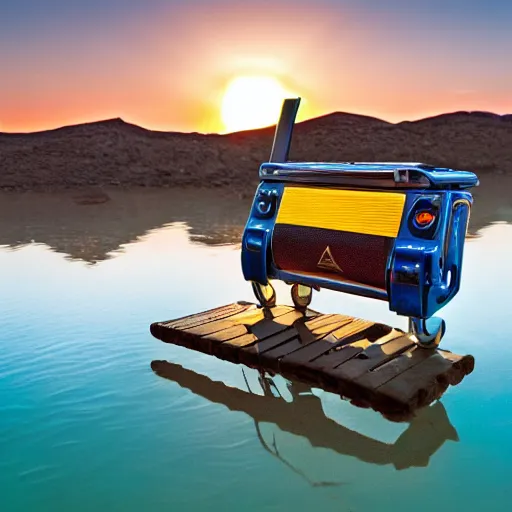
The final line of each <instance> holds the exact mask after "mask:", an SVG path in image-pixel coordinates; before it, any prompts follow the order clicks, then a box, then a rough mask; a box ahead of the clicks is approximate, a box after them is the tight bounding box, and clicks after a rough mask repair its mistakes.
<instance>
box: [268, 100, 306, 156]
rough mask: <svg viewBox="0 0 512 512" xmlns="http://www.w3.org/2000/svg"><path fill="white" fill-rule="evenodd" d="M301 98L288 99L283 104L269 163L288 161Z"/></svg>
mask: <svg viewBox="0 0 512 512" xmlns="http://www.w3.org/2000/svg"><path fill="white" fill-rule="evenodd" d="M299 105H300V98H288V99H285V100H284V102H283V107H282V109H281V115H280V116H279V122H278V123H277V126H276V132H275V135H274V142H273V144H272V151H271V153H270V160H269V162H280V163H284V162H287V161H288V154H289V153H290V146H291V142H292V134H293V126H294V124H295V117H296V116H297V111H298V110H299Z"/></svg>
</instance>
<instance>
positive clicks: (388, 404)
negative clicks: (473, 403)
mask: <svg viewBox="0 0 512 512" xmlns="http://www.w3.org/2000/svg"><path fill="white" fill-rule="evenodd" d="M150 330H151V334H152V335H153V336H154V337H155V338H157V339H159V340H161V341H163V342H165V343H172V344H174V345H179V346H183V347H187V348H190V349H193V350H197V351H199V352H203V353H205V354H211V355H214V356H216V357H218V358H219V359H223V360H226V361H230V362H232V363H238V364H244V365H246V366H249V367H251V368H256V369H258V370H262V371H266V372H270V373H278V374H281V375H282V376H283V377H285V378H288V379H292V380H299V381H303V382H306V383H308V384H311V385H314V386H317V387H319V388H321V389H324V390H326V391H330V392H334V393H337V394H339V395H341V396H343V397H346V398H348V399H350V400H351V401H352V402H353V403H354V404H355V405H358V406H361V407H371V408H373V409H375V410H377V411H380V412H382V413H384V414H385V415H387V416H390V415H391V416H392V415H398V416H404V417H406V416H407V415H408V414H410V413H413V412H414V411H415V410H416V409H418V408H421V407H424V406H427V405H429V404H431V403H432V402H433V401H434V400H436V399H438V398H439V397H441V395H442V394H443V393H444V392H445V391H446V389H447V388H448V386H449V385H456V384H458V383H460V382H461V380H462V379H463V378H464V376H465V375H468V374H469V373H471V372H472V371H473V368H474V358H473V356H470V355H466V356H460V355H456V354H453V353H451V352H449V351H447V350H443V349H439V348H438V349H425V348H421V347H419V346H418V345H417V344H416V343H415V340H414V338H413V337H411V335H409V334H407V333H404V332H403V331H401V330H400V329H396V328H393V327H390V326H388V325H384V324H380V323H375V322H370V321H368V320H363V319H360V318H354V317H351V316H346V315H339V314H329V315H326V314H321V313H318V312H316V311H313V310H309V309H308V310H307V311H306V312H305V313H302V312H300V311H298V310H296V309H295V308H293V307H291V306H275V307H273V308H261V307H259V306H257V305H256V304H251V303H247V302H237V303H234V304H229V305H227V306H223V307H219V308H215V309H212V310H209V311H205V312H203V313H198V314H194V315H190V316H186V317H183V318H179V319H176V320H171V321H167V322H157V323H153V324H152V325H151V328H150Z"/></svg>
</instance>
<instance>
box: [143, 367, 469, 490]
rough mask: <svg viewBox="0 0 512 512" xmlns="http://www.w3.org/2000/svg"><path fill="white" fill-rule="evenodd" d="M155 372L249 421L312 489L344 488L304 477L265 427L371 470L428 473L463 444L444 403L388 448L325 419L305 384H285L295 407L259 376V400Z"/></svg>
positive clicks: (174, 372) (184, 374) (196, 378)
mask: <svg viewBox="0 0 512 512" xmlns="http://www.w3.org/2000/svg"><path fill="white" fill-rule="evenodd" d="M151 368H152V369H153V371H154V372H155V373H156V374H157V375H159V376H161V377H164V378H166V379H168V380H171V381H173V382H175V383H177V384H178V385H179V386H180V387H182V388H186V389H188V390H190V391H191V392H192V393H194V394H195V395H198V396H200V397H202V398H204V399H206V400H208V401H209V402H213V403H218V404H223V405H224V406H226V407H227V408H228V409H229V410H230V411H241V412H244V413H246V414H248V415H249V416H251V418H252V419H253V420H254V425H255V434H256V435H257V436H258V439H259V440H260V442H261V444H262V446H263V447H264V449H265V450H266V451H268V452H269V453H270V454H271V455H272V456H273V457H276V458H278V459H279V460H280V461H281V462H282V463H283V464H284V465H285V466H287V467H288V468H289V469H291V470H292V471H293V472H295V473H297V474H299V475H300V476H301V477H302V478H304V479H305V480H306V481H307V482H308V483H310V484H311V485H314V486H331V485H339V484H340V483H341V482H325V481H324V482H315V481H313V480H311V479H310V478H309V477H308V476H307V474H306V473H305V472H304V471H301V470H299V469H298V468H296V467H295V466H293V465H291V464H290V463H289V462H288V461H287V460H286V458H285V457H284V456H283V454H282V453H281V452H280V451H279V447H278V446H277V445H276V443H275V438H273V439H272V440H271V441H266V440H265V439H264V437H263V436H262V434H261V429H260V424H261V423H271V424H274V425H275V426H277V427H278V428H279V429H281V430H282V431H284V432H288V433H291V434H294V435H296V436H300V437H303V438H306V439H307V440H308V441H309V443H310V444H311V446H312V447H314V448H328V449H331V450H333V451H334V452H336V453H338V454H339V455H345V456H347V455H348V456H350V457H355V458H357V459H359V460H361V461H363V462H367V463H370V464H376V465H392V466H394V467H395V469H398V470H402V469H407V468H411V467H426V466H428V464H429V462H430V460H431V458H432V456H433V455H434V454H435V453H436V452H437V451H438V450H439V448H440V447H441V446H442V445H443V444H444V443H445V442H446V441H458V440H459V438H458V435H457V432H456V430H455V428H454V427H453V425H452V424H451V423H450V420H449V418H448V415H447V413H446V410H445V408H444V406H443V404H442V403H441V402H436V403H435V404H433V405H431V406H430V407H427V408H425V409H423V410H420V411H418V412H417V414H416V416H415V417H414V419H412V420H411V421H410V422H409V425H408V427H407V429H406V430H405V431H404V432H403V433H402V434H401V435H400V436H399V437H398V439H397V440H396V441H395V442H394V443H393V444H388V443H385V442H382V441H378V440H375V439H372V438H371V437H367V436H365V435H363V434H360V433H358V432H356V431H354V430H351V429H349V428H347V427H344V426H343V425H341V424H339V423H337V422H336V421H334V420H333V419H331V418H329V417H327V416H326V414H325V412H324V410H323V407H322V401H321V399H320V398H319V397H318V396H316V395H315V394H313V393H311V388H310V387H309V386H308V385H306V384H303V383H299V382H295V381H288V382H287V387H288V391H289V393H290V394H291V396H292V401H291V402H288V401H286V400H285V399H284V398H283V397H282V396H281V395H280V393H279V390H278V388H277V386H275V384H274V383H273V381H272V380H271V379H270V378H268V377H264V378H263V377H261V376H260V379H259V382H260V385H261V388H262V391H263V394H262V395H261V394H256V393H253V392H252V390H251V389H250V387H249V385H248V383H247V380H246V383H247V388H248V392H245V391H242V390H241V389H238V388H233V387H230V386H227V385H225V384H224V383H222V382H218V381H213V380H211V379H210V378H208V377H207V376H205V375H201V374H198V373H196V372H194V371H192V370H189V369H186V368H183V367H182V366H180V365H178V364H175V363H170V362H167V361H153V362H152V363H151ZM273 389H274V391H275V392H276V393H277V396H276V395H275V394H274V392H273Z"/></svg>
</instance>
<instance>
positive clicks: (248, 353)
mask: <svg viewBox="0 0 512 512" xmlns="http://www.w3.org/2000/svg"><path fill="white" fill-rule="evenodd" d="M299 321H300V320H299ZM298 335H299V332H298V331H297V328H296V326H292V327H290V328H288V329H285V330H284V331H282V332H280V333H278V334H272V335H271V336H270V337H268V338H263V339H260V340H258V342H257V343H255V344H252V345H250V346H248V347H242V348H241V350H240V351H239V353H238V358H239V361H240V363H242V364H245V365H247V366H251V367H257V366H258V365H259V363H260V357H261V354H263V353H265V352H267V351H269V350H272V349H273V348H275V347H277V346H279V345H282V344H283V343H286V342H288V341H290V340H293V339H294V338H296V337H297V336H298Z"/></svg>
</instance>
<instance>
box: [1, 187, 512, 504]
mask: <svg viewBox="0 0 512 512" xmlns="http://www.w3.org/2000/svg"><path fill="white" fill-rule="evenodd" d="M483 185H485V186H484V187H482V189H481V190H479V191H478V192H477V194H476V200H477V204H475V208H474V212H473V216H472V224H471V230H472V232H473V233H475V232H478V235H479V236H477V237H475V238H471V239H468V241H467V245H466V252H465V261H464V271H463V284H462V289H461V291H460V293H459V295H458V296H457V298H456V299H455V300H454V301H453V302H452V303H451V304H450V305H448V306H447V307H446V308H445V309H444V310H443V316H444V318H445V319H446V321H447V325H448V331H447V334H446V336H445V338H444V340H443V345H444V346H445V347H446V348H449V349H450V350H452V351H454V352H458V353H471V354H473V355H474V356H475V359H476V367H475V371H474V372H473V373H472V374H471V375H469V376H468V377H467V378H466V379H465V380H464V381H463V382H462V383H461V384H460V385H459V386H457V387H455V388H450V389H449V390H448V392H447V393H446V394H445V395H444V397H443V398H442V399H441V401H440V402H437V403H436V404H434V405H433V406H431V407H430V408H428V409H426V410H424V411H422V413H421V414H419V415H418V417H417V418H415V419H414V420H412V421H411V422H410V423H392V422H389V421H387V420H385V419H384V418H383V417H382V416H380V415H379V414H378V413H375V412H373V411H371V410H363V409H358V408H355V407H354V406H351V405H350V404H348V403H346V402H344V401H342V400H340V399H339V397H336V396H334V395H331V394H329V393H325V392H322V391H320V390H317V389H313V390H310V391H309V392H307V393H306V391H308V390H307V389H305V388H304V387H303V386H302V387H301V386H299V385H297V384H293V383H290V382H287V381H285V380H283V379H281V378H279V377H277V378H275V379H274V382H275V384H276V386H277V389H278V390H279V392H280V394H281V395H282V396H279V395H278V393H277V392H273V394H269V393H268V392H267V393H266V392H264V391H263V388H262V386H261V385H260V383H259V381H258V374H257V373H256V372H254V371H252V370H249V369H242V367H240V366H236V365H232V364H229V363H226V362H223V361H220V360H217V359H215V358H213V357H211V356H206V355H202V354H199V353H195V352H192V351H188V350H186V349H184V348H180V347H174V346H171V345H165V344H163V343H161V342H159V341H157V340H156V339H154V338H152V336H151V335H150V334H149V325H150V323H152V322H154V321H160V320H167V319H171V318H176V317H179V316H182V315H187V314H191V313H194V312H197V311H200V310H204V309H208V308H212V307H216V306H220V305H223V304H227V303H230V302H234V301H236V300H252V295H251V291H250V287H249V286H248V284H247V283H246V282H244V280H243V278H242V274H241V270H240V261H239V258H240V254H239V246H238V237H239V236H240V233H241V230H242V227H243V224H244V222H245V219H246V215H247V211H248V207H249V202H250V200H249V201H248V200H228V199H226V198H223V197H222V196H219V195H218V194H214V193H204V194H203V193H201V194H193V195H192V194H190V193H177V192H171V191H167V192H146V193H144V194H142V193H137V194H134V193H122V192H116V193H112V194H111V201H109V202H107V203H105V204H100V205H90V206H80V205H77V204H75V202H74V201H73V199H72V197H68V196H66V195H25V196H2V197H1V198H0V203H1V204H0V216H1V220H0V268H1V269H2V280H1V285H0V308H1V317H0V318H1V320H0V322H1V325H0V329H1V331H0V332H1V334H0V510H1V511H3V512H14V511H28V510H37V511H52V512H53V511H60V510H66V511H71V510H72V511H103V510H105V511H106V510H119V511H142V510H144V511H146V510H147V511H153V510H154V511H160V510H166V511H171V510H172V511H181V510H186V511H189V510H190V511H196V510H197V511H203V510H204V511H209V510H212V511H213V510H215V511H217V510H218V511H226V512H227V511H237V512H238V511H240V510H247V511H252V510H254V511H256V510H257V511H273V510H276V511H288V510H294V511H310V510H312V509H315V510H326V511H330V510H333V511H334V510H336V511H354V512H355V511H373V510H378V511H394V512H398V511H410V510H414V511H415V512H420V511H430V510H434V511H444V510H446V511H453V510H475V511H477V510H478V511H479V510H486V511H491V510H492V511H501V510H504V511H508V510H510V509H511V505H512V504H511V500H510V493H509V491H508V488H509V485H510V475H511V474H512V463H511V457H512V437H511V432H512V386H511V385H512V344H511V343H510V339H509V338H510V334H509V325H510V315H511V308H510V297H509V290H511V289H512V270H511V269H510V262H511V261H512V225H511V224H510V222H511V221H512V203H511V201H510V196H511V195H512V194H511V193H510V190H511V188H510V185H511V183H510V181H508V182H503V183H502V184H501V185H500V184H499V183H498V184H496V183H494V182H493V183H490V184H487V185H486V184H485V183H483ZM500 194H501V195H500ZM479 200H480V203H479V204H478V201H479ZM277 290H278V295H279V296H280V302H282V303H286V304H290V299H289V296H288V291H287V289H286V286H284V285H283V286H278V287H277ZM312 307H314V309H317V310H319V311H322V312H326V313H327V312H343V313H348V314H352V315H356V316H360V317H365V318H370V319H372V320H376V321H382V322H387V323H390V324H392V325H395V326H398V327H401V328H405V326H406V322H405V321H404V319H402V318H399V317H397V316H396V315H394V314H391V313H390V312H389V311H387V305H386V304H384V303H380V302H377V301H371V300H369V299H362V298H354V297H350V296H344V295H342V294H336V293H333V292H329V291H326V290H323V291H322V292H320V293H318V294H316V295H315V298H314V301H313V305H312ZM158 360H163V361H167V363H165V364H164V367H163V373H164V375H163V376H158V375H156V373H154V372H153V371H152V369H151V363H152V361H158Z"/></svg>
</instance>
